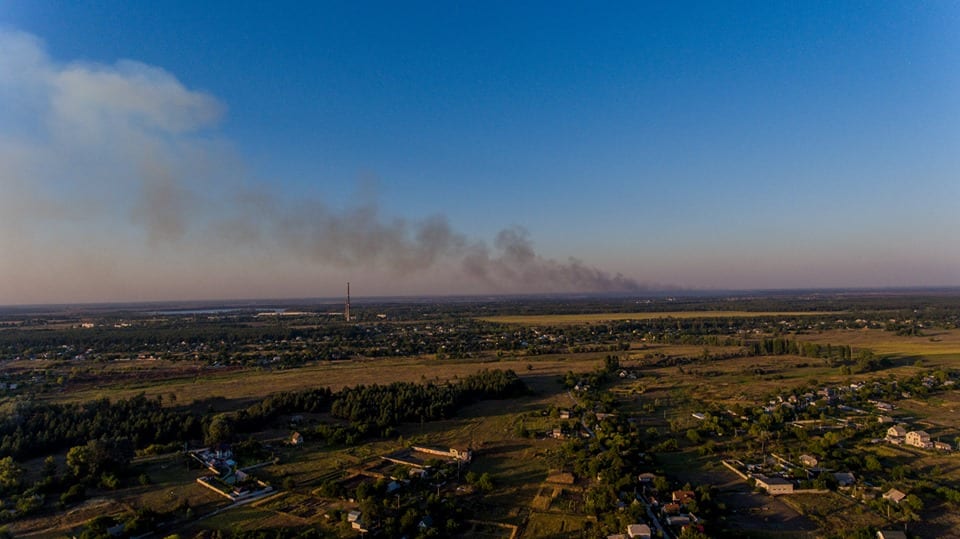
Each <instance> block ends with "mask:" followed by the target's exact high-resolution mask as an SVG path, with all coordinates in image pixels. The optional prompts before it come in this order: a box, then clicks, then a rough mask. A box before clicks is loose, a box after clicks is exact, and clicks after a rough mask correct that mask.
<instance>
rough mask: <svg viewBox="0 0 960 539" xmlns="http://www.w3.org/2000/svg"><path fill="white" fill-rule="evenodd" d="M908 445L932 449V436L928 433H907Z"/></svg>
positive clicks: (919, 431) (915, 431)
mask: <svg viewBox="0 0 960 539" xmlns="http://www.w3.org/2000/svg"><path fill="white" fill-rule="evenodd" d="M907 445H912V446H913V447H919V448H921V449H932V448H933V442H931V441H930V435H929V434H927V433H926V431H922V430H912V431H910V432H908V433H907Z"/></svg>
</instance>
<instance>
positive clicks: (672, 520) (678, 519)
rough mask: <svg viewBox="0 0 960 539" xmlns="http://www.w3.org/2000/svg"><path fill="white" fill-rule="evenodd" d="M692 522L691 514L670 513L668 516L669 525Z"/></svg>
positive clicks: (681, 524)
mask: <svg viewBox="0 0 960 539" xmlns="http://www.w3.org/2000/svg"><path fill="white" fill-rule="evenodd" d="M687 524H690V515H670V516H668V517H667V525H668V526H686V525H687Z"/></svg>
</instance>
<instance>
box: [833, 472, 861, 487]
mask: <svg viewBox="0 0 960 539" xmlns="http://www.w3.org/2000/svg"><path fill="white" fill-rule="evenodd" d="M833 478H834V479H836V480H837V484H838V485H840V486H841V487H849V486H850V485H853V484H854V483H856V482H857V478H856V477H855V476H854V475H853V474H852V473H850V472H836V473H834V474H833Z"/></svg>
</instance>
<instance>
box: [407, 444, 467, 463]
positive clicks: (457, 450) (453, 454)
mask: <svg viewBox="0 0 960 539" xmlns="http://www.w3.org/2000/svg"><path fill="white" fill-rule="evenodd" d="M410 449H412V450H413V451H417V452H419V453H426V454H428V455H435V456H438V457H444V458H448V459H453V460H459V461H460V462H470V461H471V460H472V459H473V451H472V450H471V449H470V448H468V447H451V448H450V449H447V450H446V451H444V450H443V449H434V448H432V447H422V446H412V447H411V448H410Z"/></svg>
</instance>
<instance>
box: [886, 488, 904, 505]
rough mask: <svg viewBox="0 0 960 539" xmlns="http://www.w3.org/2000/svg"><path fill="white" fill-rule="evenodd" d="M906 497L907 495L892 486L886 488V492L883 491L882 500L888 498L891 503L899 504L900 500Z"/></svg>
mask: <svg viewBox="0 0 960 539" xmlns="http://www.w3.org/2000/svg"><path fill="white" fill-rule="evenodd" d="M906 497H907V495H906V494H904V493H902V492H900V491H899V490H897V489H895V488H892V489H890V490H888V491H886V492H884V493H883V499H884V500H890V501H891V502H893V503H895V504H898V505H899V504H900V502H902V501H903V499H904V498H906Z"/></svg>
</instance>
